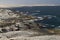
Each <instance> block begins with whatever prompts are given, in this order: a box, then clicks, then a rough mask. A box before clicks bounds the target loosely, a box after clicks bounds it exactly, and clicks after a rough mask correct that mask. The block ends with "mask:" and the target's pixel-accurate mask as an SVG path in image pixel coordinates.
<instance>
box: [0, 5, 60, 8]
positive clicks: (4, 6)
mask: <svg viewBox="0 0 60 40" xmlns="http://www.w3.org/2000/svg"><path fill="white" fill-rule="evenodd" d="M22 6H60V5H59V4H0V8H8V7H22Z"/></svg>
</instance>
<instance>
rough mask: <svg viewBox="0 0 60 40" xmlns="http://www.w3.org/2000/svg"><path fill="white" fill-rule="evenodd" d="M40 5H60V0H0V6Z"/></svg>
mask: <svg viewBox="0 0 60 40" xmlns="http://www.w3.org/2000/svg"><path fill="white" fill-rule="evenodd" d="M4 4H7V5H13V4H14V5H39V4H41V5H42V4H44V5H46V4H54V5H56V4H58V5H59V4H60V0H0V5H1V6H4Z"/></svg>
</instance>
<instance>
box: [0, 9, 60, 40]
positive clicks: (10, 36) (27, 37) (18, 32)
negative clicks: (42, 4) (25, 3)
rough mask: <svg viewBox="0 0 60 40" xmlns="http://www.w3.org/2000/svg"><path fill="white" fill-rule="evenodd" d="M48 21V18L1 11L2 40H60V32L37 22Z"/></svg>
mask: <svg viewBox="0 0 60 40" xmlns="http://www.w3.org/2000/svg"><path fill="white" fill-rule="evenodd" d="M47 19H48V17H43V18H42V17H35V16H34V17H33V16H31V15H27V14H23V12H19V11H15V12H13V11H11V10H8V9H1V10H0V40H59V39H60V36H59V35H60V30H56V29H54V28H47V27H46V25H44V24H42V23H37V22H35V21H37V20H47ZM48 35H49V36H48Z"/></svg>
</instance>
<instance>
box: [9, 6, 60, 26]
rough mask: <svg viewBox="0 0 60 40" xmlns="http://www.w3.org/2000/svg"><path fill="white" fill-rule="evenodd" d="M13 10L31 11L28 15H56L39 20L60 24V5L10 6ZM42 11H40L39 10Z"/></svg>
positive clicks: (50, 23) (45, 22)
mask: <svg viewBox="0 0 60 40" xmlns="http://www.w3.org/2000/svg"><path fill="white" fill-rule="evenodd" d="M10 9H11V10H12V11H16V10H18V11H20V12H27V11H28V12H29V13H28V15H32V16H42V17H43V16H45V15H52V16H56V17H52V18H51V19H48V20H42V21H38V22H40V23H44V24H49V25H55V26H60V6H33V7H17V8H10ZM37 11H40V12H37Z"/></svg>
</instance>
